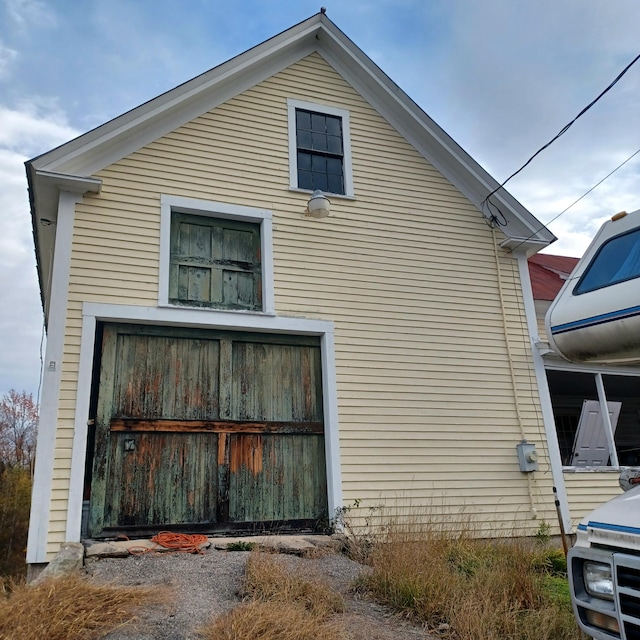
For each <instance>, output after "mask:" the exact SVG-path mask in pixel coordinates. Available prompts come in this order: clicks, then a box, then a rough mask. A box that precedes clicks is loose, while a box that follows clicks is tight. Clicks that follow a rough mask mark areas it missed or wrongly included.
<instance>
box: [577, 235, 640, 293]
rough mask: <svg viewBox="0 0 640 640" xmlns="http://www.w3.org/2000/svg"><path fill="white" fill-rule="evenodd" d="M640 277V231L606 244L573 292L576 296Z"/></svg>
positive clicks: (621, 236)
mask: <svg viewBox="0 0 640 640" xmlns="http://www.w3.org/2000/svg"><path fill="white" fill-rule="evenodd" d="M639 277H640V229H634V230H633V231H630V232H628V233H623V234H621V235H619V236H616V237H615V238H611V240H608V241H607V242H605V243H604V244H603V245H602V246H601V247H600V249H599V250H598V252H597V253H596V255H595V256H594V258H593V260H592V261H591V264H590V265H589V266H588V267H587V269H586V271H585V272H584V274H583V276H582V278H580V281H579V282H578V284H577V286H576V288H575V289H574V290H573V293H574V295H579V294H581V293H587V292H589V291H595V290H596V289H602V288H603V287H609V286H611V285H614V284H618V283H619V282H624V281H625V280H632V279H633V278H639Z"/></svg>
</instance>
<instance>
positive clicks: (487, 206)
mask: <svg viewBox="0 0 640 640" xmlns="http://www.w3.org/2000/svg"><path fill="white" fill-rule="evenodd" d="M639 59H640V54H638V55H637V56H636V57H635V58H634V59H633V60H632V61H631V62H630V63H629V64H628V65H627V66H626V67H625V68H624V69H623V70H622V71H621V72H620V73H619V74H618V75H617V76H616V77H615V79H614V80H613V81H612V82H611V83H610V84H609V86H607V87H606V88H605V89H604V90H603V91H601V92H600V94H599V95H598V96H597V97H596V98H595V99H594V100H592V101H591V102H590V103H589V104H588V105H587V106H586V107H585V108H584V109H582V111H580V113H578V115H577V116H576V117H575V118H574V119H573V120H571V122H569V123H567V124H566V125H565V126H564V127H562V129H560V131H559V132H558V133H557V134H556V135H555V136H554V137H553V138H551V140H549V142H547V144H545V145H544V146H542V147H540V149H538V150H537V151H536V152H535V153H534V154H533V155H532V156H531V157H530V158H529V159H528V160H527V161H526V162H525V163H524V164H523V165H522V166H521V167H520V168H519V169H518V170H517V171H514V172H513V173H512V174H511V175H510V176H509V177H508V178H507V179H506V180H505V181H504V182H502V183H501V184H500V185H498V186H497V187H496V188H495V189H494V190H493V191H492V192H491V193H490V194H489V195H488V196H487V197H486V198H485V199H484V200H483V201H482V205H481V208H482V212H483V214H485V217H486V218H487V220H488V221H489V223H490V224H491V225H492V226H504V225H506V219H505V217H504V215H503V213H502V211H500V208H499V207H498V206H497V205H495V204H494V203H492V202H491V201H490V198H491V196H493V195H494V194H495V193H496V192H497V191H499V190H500V189H502V188H503V187H504V185H505V184H507V182H509V180H511V178H513V177H515V176H517V175H518V174H519V173H520V172H521V171H522V170H523V169H524V168H525V167H527V166H528V165H529V164H531V162H532V161H533V160H534V158H536V156H538V155H539V154H540V153H542V152H543V151H544V150H545V149H546V148H547V147H549V146H550V145H552V144H553V143H554V142H555V141H556V140H557V139H558V138H559V137H560V136H561V135H563V134H564V133H566V132H567V131H568V130H569V129H570V128H571V126H572V125H573V124H574V123H575V122H576V120H578V118H580V117H581V116H583V115H584V114H585V113H586V112H587V111H589V109H591V107H593V105H594V104H596V102H598V100H600V98H602V96H604V95H605V94H606V93H607V92H608V91H609V90H610V89H611V88H612V87H613V86H614V85H615V84H616V83H617V82H618V81H619V80H620V78H622V76H624V74H625V73H627V71H629V69H630V68H631V67H632V66H633V65H634V64H635V63H636V62H637V61H638V60H639ZM634 155H635V154H634ZM629 159H630V158H629ZM623 164H624V163H623ZM605 179H606V178H605ZM596 186H597V185H596ZM594 188H595V187H594ZM585 195H586V194H585ZM492 209H493V211H492ZM559 215H562V214H559ZM556 217H557V216H556ZM554 219H555V218H554Z"/></svg>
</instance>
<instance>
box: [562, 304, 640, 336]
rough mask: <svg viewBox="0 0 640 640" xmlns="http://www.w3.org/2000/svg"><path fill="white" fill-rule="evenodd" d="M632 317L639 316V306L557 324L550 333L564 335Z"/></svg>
mask: <svg viewBox="0 0 640 640" xmlns="http://www.w3.org/2000/svg"><path fill="white" fill-rule="evenodd" d="M634 316H640V306H638V307H628V308H627V309H620V310H619V311H610V312H609V313H603V314H601V315H599V316H592V317H591V318H584V319H583V320H574V321H573V322H567V323H565V324H559V325H556V326H555V327H551V333H552V334H556V333H566V332H567V331H575V330H576V329H586V328H587V327H593V326H596V325H599V324H605V323H606V322H614V321H616V320H622V319H624V318H632V317H634Z"/></svg>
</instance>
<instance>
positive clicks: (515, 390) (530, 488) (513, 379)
mask: <svg viewBox="0 0 640 640" xmlns="http://www.w3.org/2000/svg"><path fill="white" fill-rule="evenodd" d="M491 235H492V239H493V255H494V257H495V260H496V272H497V275H498V295H499V297H500V310H501V312H502V328H503V332H504V339H505V344H506V346H507V361H508V362H509V373H510V375H511V385H512V387H513V400H514V403H515V407H516V415H517V416H518V426H519V427H520V435H521V436H522V439H523V440H526V439H527V438H526V432H525V429H524V420H523V418H522V413H521V412H520V401H519V399H518V387H517V382H516V373H515V371H514V368H513V358H512V353H511V341H510V340H509V328H508V325H507V314H506V311H505V303H504V292H503V288H502V272H501V269H500V256H499V255H498V244H497V242H496V230H495V228H493V227H492V228H491ZM532 475H533V474H532V473H527V474H526V476H527V492H528V494H529V513H530V515H531V518H533V519H535V518H537V517H538V512H537V510H536V507H535V501H534V498H533V486H532V485H533V479H532V477H531V476H532Z"/></svg>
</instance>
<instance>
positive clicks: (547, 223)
mask: <svg viewBox="0 0 640 640" xmlns="http://www.w3.org/2000/svg"><path fill="white" fill-rule="evenodd" d="M639 153H640V149H638V150H637V151H634V152H633V153H632V154H631V155H630V156H629V157H628V158H627V159H626V160H624V161H623V162H621V163H620V164H619V165H618V166H617V167H616V168H615V169H614V170H613V171H610V172H609V173H608V174H607V175H606V176H605V177H604V178H602V180H600V181H599V182H596V183H595V184H594V185H593V187H591V189H589V190H588V191H585V192H584V193H583V194H582V195H581V196H580V197H579V198H578V199H577V200H574V201H573V202H572V203H571V204H570V205H569V206H568V207H567V208H566V209H563V210H562V211H561V212H560V213H559V214H558V215H557V216H555V217H554V218H551V220H549V222H546V223H545V224H543V225H542V226H541V227H540V228H539V229H538V230H537V231H534V232H533V233H532V234H531V235H530V236H529V237H528V238H525V239H524V240H522V241H521V242H519V243H518V244H517V245H516V246H515V247H513V249H511V251H515V250H516V249H517V248H518V247H519V246H520V245H522V244H524V243H525V242H527V240H531V238H533V236H535V235H537V234H538V233H540V232H541V231H542V230H543V229H546V228H547V226H548V225H550V224H551V223H552V222H555V221H556V220H557V219H558V218H559V217H560V216H561V215H562V214H563V213H566V212H567V211H569V209H571V207H573V205H574V204H578V202H580V200H582V198H584V197H585V196H588V195H589V194H590V193H591V192H592V191H593V190H594V189H595V188H596V187H599V186H600V185H601V184H602V183H603V182H604V181H605V180H606V179H607V178H610V177H611V176H612V175H613V174H614V173H615V172H616V171H617V170H618V169H620V168H622V167H624V165H625V164H627V162H629V160H631V159H632V158H635V156H637V155H638V154H639Z"/></svg>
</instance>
